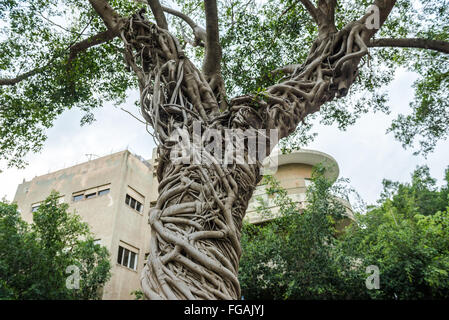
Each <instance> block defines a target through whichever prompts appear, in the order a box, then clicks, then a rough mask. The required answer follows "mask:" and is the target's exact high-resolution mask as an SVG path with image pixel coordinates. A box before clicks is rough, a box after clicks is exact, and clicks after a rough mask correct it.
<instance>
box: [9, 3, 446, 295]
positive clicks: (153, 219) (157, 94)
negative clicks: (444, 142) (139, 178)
mask: <svg viewBox="0 0 449 320" xmlns="http://www.w3.org/2000/svg"><path fill="white" fill-rule="evenodd" d="M447 10H448V6H447V1H436V0H420V1H405V0H374V1H373V2H372V3H370V2H369V1H365V0H357V1H346V0H341V1H337V0H317V1H312V0H266V1H255V0H232V1H215V0H205V1H197V0H187V1H166V2H162V3H161V2H160V1H158V0H88V1H74V0H50V1H42V0H29V1H22V0H2V1H0V17H1V18H2V19H3V21H4V22H3V23H2V25H1V28H2V29H1V32H2V34H1V41H2V45H1V48H0V71H1V74H0V90H1V91H0V108H1V109H0V115H1V117H0V122H1V126H0V152H1V155H2V157H3V158H5V159H7V160H8V161H9V163H10V165H19V166H20V165H23V164H24V162H23V155H24V154H26V153H27V152H29V151H30V150H31V151H36V150H39V149H40V148H41V146H42V142H43V141H44V139H45V128H46V127H50V126H51V125H52V123H53V121H54V119H55V118H56V117H57V116H58V115H59V114H61V113H62V112H63V111H64V110H66V109H70V108H73V107H78V108H81V109H83V110H85V111H86V115H85V117H83V119H82V123H86V122H89V121H91V120H92V113H91V110H92V108H95V107H99V106H101V105H102V104H103V103H104V102H105V101H114V102H115V103H121V102H123V101H124V99H125V98H126V93H127V90H128V89H133V88H138V89H139V91H140V101H139V103H138V105H139V109H138V110H139V112H140V114H141V116H142V118H143V121H144V122H145V123H146V125H147V127H149V128H152V129H151V130H150V132H151V134H153V136H154V138H155V139H156V141H157V143H158V156H159V165H158V168H157V177H158V181H159V198H158V201H157V204H156V205H155V206H154V207H153V208H151V210H150V212H149V223H150V225H151V230H152V233H151V239H150V241H151V252H150V254H149V261H148V263H147V265H146V267H145V269H144V271H143V273H142V276H141V284H142V291H143V292H144V294H145V296H146V297H147V298H149V299H236V298H239V296H240V285H239V282H238V278H237V273H238V265H239V258H240V255H241V247H240V229H241V226H242V219H243V217H244V215H245V211H246V208H247V205H248V201H249V199H250V198H251V195H252V192H253V190H254V188H255V186H256V185H257V183H258V182H259V180H260V179H261V166H262V164H261V161H255V163H252V161H248V160H249V158H250V157H249V149H250V147H249V145H250V143H247V142H249V141H252V140H251V139H253V137H252V136H251V135H247V136H244V138H242V139H237V141H236V140H232V141H228V140H226V139H221V140H220V139H219V138H223V137H225V135H226V132H227V130H230V129H232V130H235V131H238V130H242V131H243V130H246V131H248V130H249V129H252V130H274V131H275V132H276V133H277V136H276V139H274V140H273V139H272V140H271V141H270V143H267V147H268V150H267V151H271V149H272V148H273V147H274V145H275V144H276V143H277V142H278V140H280V139H287V141H289V142H290V144H288V146H293V147H298V146H299V145H300V144H301V143H304V142H305V141H307V140H308V139H309V138H311V134H310V132H309V129H310V123H309V124H308V123H307V122H306V121H307V118H311V117H314V115H315V114H320V115H321V116H322V121H323V122H324V123H327V124H337V125H338V126H339V127H340V128H345V127H346V126H347V125H348V124H351V123H353V122H354V121H355V119H356V118H357V117H358V116H360V115H361V114H363V113H366V112H368V111H370V110H373V111H378V110H381V111H385V112H388V108H387V107H386V105H385V101H386V97H385V95H384V93H383V92H382V87H383V86H384V85H385V84H387V83H388V82H389V81H391V80H392V77H393V74H394V70H395V69H396V68H398V67H400V66H403V67H407V68H409V69H410V70H412V71H416V72H418V73H419V75H420V78H419V79H418V81H417V83H416V99H415V102H414V103H413V104H412V105H411V109H412V113H411V114H410V115H407V116H401V117H399V118H398V119H397V120H396V121H395V122H394V123H393V124H392V127H391V130H392V131H393V132H394V133H395V136H396V137H397V138H398V139H400V141H402V142H403V143H404V145H410V146H413V145H414V143H415V142H416V141H418V142H419V143H420V144H421V145H420V146H419V149H418V151H424V152H429V151H431V150H432V148H433V146H434V145H435V142H436V141H437V140H438V139H441V138H444V137H446V135H447V133H448V132H449V127H448V123H449V121H447V119H448V118H449V116H448V113H447V101H448V100H447V94H448V90H447V88H448V86H447V82H448V80H447V79H448V77H447V72H448V71H447V58H448V57H447V53H448V52H449V43H448V42H447V40H448V29H447V22H448V14H447ZM379 47H382V49H376V48H379ZM195 127H196V129H198V128H199V129H200V131H201V132H205V131H207V129H209V130H211V129H214V130H215V132H218V136H217V135H215V136H214V138H211V137H209V136H200V137H199V139H197V138H198V137H196V135H195V132H197V131H198V130H196V129H195ZM180 130H182V131H183V132H186V133H187V134H184V135H183V136H182V139H181V140H183V141H184V142H186V141H187V142H190V143H191V144H195V146H196V147H199V148H200V150H201V152H191V153H190V154H188V155H187V156H186V155H185V154H184V153H181V155H183V156H184V158H183V161H173V155H174V154H176V152H175V153H174V150H175V149H174V146H175V144H176V141H173V139H172V137H173V135H174V134H175V133H177V132H179V131H180ZM246 131H245V132H246ZM251 132H253V131H251ZM195 139H197V140H195ZM211 139H212V140H214V141H218V140H219V141H223V142H220V145H221V146H222V147H223V148H224V149H226V148H227V147H228V146H229V145H231V146H234V145H237V144H239V143H240V144H241V143H242V142H243V154H239V155H237V153H235V152H234V153H232V152H231V153H229V154H228V156H229V157H230V161H226V162H225V163H223V161H220V160H221V159H218V157H217V155H216V153H215V152H211V150H209V149H208V148H201V147H203V146H208V145H209V144H210V143H211ZM215 139H218V140H215ZM198 141H199V143H198ZM282 141H284V140H282ZM198 144H199V145H198ZM215 145H217V143H215ZM194 157H197V158H199V161H184V160H186V159H185V158H187V160H188V159H190V160H192V158H194ZM238 157H240V160H241V159H243V161H237V160H239V159H237V158H238ZM179 158H180V157H177V159H179ZM228 160H229V159H228Z"/></svg>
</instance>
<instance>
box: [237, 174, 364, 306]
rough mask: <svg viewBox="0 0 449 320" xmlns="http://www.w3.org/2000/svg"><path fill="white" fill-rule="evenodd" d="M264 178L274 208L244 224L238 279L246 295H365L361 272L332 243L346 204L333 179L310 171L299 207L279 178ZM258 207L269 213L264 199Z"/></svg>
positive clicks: (318, 296)
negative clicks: (302, 205)
mask: <svg viewBox="0 0 449 320" xmlns="http://www.w3.org/2000/svg"><path fill="white" fill-rule="evenodd" d="M321 170H322V169H321ZM265 179H266V180H265V182H266V188H267V189H266V190H267V194H268V195H270V196H272V197H273V202H274V204H275V205H276V206H279V213H277V214H276V215H275V216H276V217H275V218H274V219H272V220H269V221H268V222H265V223H264V224H262V225H252V224H249V223H245V225H244V228H243V236H242V250H243V255H242V259H241V261H240V270H239V279H240V282H241V286H242V295H243V296H244V297H245V299H351V298H352V299H355V298H363V297H367V295H366V289H365V282H364V278H365V277H366V276H365V275H364V274H362V273H361V272H357V271H356V269H357V268H355V267H352V262H351V261H350V260H349V259H348V258H347V257H346V256H345V254H344V252H343V251H342V249H341V248H340V247H339V246H337V244H338V239H337V237H336V235H337V233H338V230H337V222H338V221H341V219H342V218H344V216H345V214H346V209H345V207H344V206H343V205H342V204H341V202H340V201H338V200H337V199H336V197H335V192H334V191H335V190H334V189H333V187H332V183H331V182H329V181H328V180H326V179H325V178H324V177H323V175H322V174H321V171H320V170H319V169H318V170H317V171H315V173H314V176H313V182H314V183H313V184H312V185H311V186H310V187H309V188H308V190H307V199H308V204H307V206H306V208H305V209H304V210H303V211H302V210H301V212H300V210H299V207H298V204H297V203H295V202H293V201H292V200H291V199H290V198H289V197H288V195H287V192H286V191H285V190H284V189H283V188H282V187H281V186H280V185H279V182H277V181H276V180H275V179H274V178H273V177H265ZM258 211H259V214H262V216H263V215H268V214H270V212H268V211H269V209H267V207H266V204H264V203H263V202H261V206H260V207H259V208H258ZM268 217H269V216H268ZM271 218H273V216H272V217H271Z"/></svg>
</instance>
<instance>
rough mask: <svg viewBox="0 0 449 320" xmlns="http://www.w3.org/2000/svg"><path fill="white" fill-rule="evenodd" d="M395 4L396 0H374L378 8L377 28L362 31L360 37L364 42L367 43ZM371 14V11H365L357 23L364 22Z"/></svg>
mask: <svg viewBox="0 0 449 320" xmlns="http://www.w3.org/2000/svg"><path fill="white" fill-rule="evenodd" d="M395 4H396V0H375V1H374V4H373V5H374V6H376V7H377V8H378V9H379V29H376V28H373V29H367V30H366V32H364V33H363V35H362V38H363V40H364V41H365V43H369V41H370V39H371V38H372V37H373V36H374V35H375V34H376V33H377V32H378V31H379V30H380V28H381V27H382V25H383V24H384V23H385V21H386V20H387V18H388V16H389V15H390V13H391V10H393V7H394V5H395ZM372 16H373V13H372V12H367V13H366V14H365V15H364V16H363V17H362V18H361V19H360V20H359V21H357V22H358V23H366V21H367V19H369V18H370V17H372Z"/></svg>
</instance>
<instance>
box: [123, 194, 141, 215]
mask: <svg viewBox="0 0 449 320" xmlns="http://www.w3.org/2000/svg"><path fill="white" fill-rule="evenodd" d="M125 203H126V205H127V206H130V207H131V208H132V209H134V210H136V211H137V212H142V207H143V205H142V203H140V202H139V201H137V200H136V199H134V198H133V197H131V196H130V195H129V194H127V195H126V198H125Z"/></svg>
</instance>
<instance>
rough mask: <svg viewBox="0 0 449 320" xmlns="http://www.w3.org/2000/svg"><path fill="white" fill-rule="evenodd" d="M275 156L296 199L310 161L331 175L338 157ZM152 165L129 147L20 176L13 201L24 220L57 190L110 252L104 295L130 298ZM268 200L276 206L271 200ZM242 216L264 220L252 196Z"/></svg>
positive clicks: (146, 230) (143, 246)
mask: <svg viewBox="0 0 449 320" xmlns="http://www.w3.org/2000/svg"><path fill="white" fill-rule="evenodd" d="M275 156H278V158H277V159H278V169H277V172H276V173H275V174H274V176H275V178H277V179H278V180H279V181H280V183H281V186H282V187H284V188H285V189H286V190H287V192H288V193H289V195H290V196H291V197H292V198H293V199H294V200H295V201H297V202H298V203H300V205H304V202H305V200H306V199H305V190H306V188H307V185H308V183H309V182H310V178H311V174H312V169H313V166H314V165H316V164H318V163H323V165H324V166H325V168H326V175H327V176H328V177H329V178H330V179H332V180H336V179H337V177H338V174H339V170H338V164H337V162H336V161H335V160H334V159H333V158H332V157H331V156H329V155H327V154H325V153H322V152H318V151H311V150H300V151H296V152H293V153H291V154H287V155H275ZM267 160H269V159H267ZM157 165H158V162H157V159H156V157H155V152H154V153H153V159H151V160H149V161H145V160H144V159H142V158H141V157H139V156H136V155H133V154H132V153H130V152H129V151H122V152H118V153H115V154H111V155H109V156H105V157H101V158H98V159H95V160H91V161H88V162H85V163H82V164H79V165H76V166H73V167H70V168H66V169H63V170H59V171H56V172H53V173H49V174H46V175H42V176H39V177H35V178H34V179H32V180H31V181H24V182H23V183H22V184H20V185H19V186H18V188H17V192H16V195H15V198H14V202H16V203H17V205H18V207H19V210H20V212H21V213H22V216H23V218H24V220H26V221H28V222H31V221H32V217H33V214H32V213H33V211H34V210H36V209H37V208H38V206H39V203H40V202H41V201H43V200H44V199H45V198H46V197H47V196H48V195H49V194H50V192H51V191H52V190H56V191H58V192H59V193H60V194H61V201H64V202H66V203H67V204H69V206H70V210H75V211H76V213H77V214H79V215H80V216H81V217H82V219H83V220H84V221H85V222H87V223H88V224H89V226H90V229H91V231H92V232H93V233H94V235H95V237H96V239H97V241H98V242H99V243H101V244H102V245H103V246H105V247H106V248H107V249H108V250H109V252H110V254H111V260H112V270H111V272H112V277H111V279H110V281H109V282H108V283H107V284H106V286H105V288H104V290H103V299H120V300H122V299H133V298H134V296H132V295H131V292H132V291H134V290H138V289H139V288H140V282H139V275H140V273H141V270H142V268H143V266H144V263H145V260H146V259H145V257H146V254H147V253H148V252H149V237H150V227H149V225H148V209H149V208H150V206H151V205H154V204H155V202H156V200H157V195H158V191H157V186H158V182H157V179H156V169H157ZM264 188H265V186H263V185H261V186H259V187H258V188H257V190H256V191H255V197H257V196H262V197H266V194H265V191H264V190H265V189H264ZM253 199H254V197H253ZM266 200H267V201H268V203H270V199H268V198H267V199H266ZM270 206H271V207H272V209H273V210H274V211H275V212H276V208H275V206H274V204H273V203H272V202H271V204H270ZM347 206H348V208H350V206H349V204H347ZM348 212H350V210H349V211H348ZM245 219H248V221H249V222H251V223H260V222H263V221H264V218H261V217H260V216H258V215H257V213H256V210H255V201H254V200H251V202H250V204H249V207H248V211H247V216H246V218H245Z"/></svg>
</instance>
